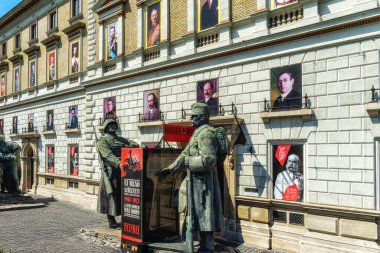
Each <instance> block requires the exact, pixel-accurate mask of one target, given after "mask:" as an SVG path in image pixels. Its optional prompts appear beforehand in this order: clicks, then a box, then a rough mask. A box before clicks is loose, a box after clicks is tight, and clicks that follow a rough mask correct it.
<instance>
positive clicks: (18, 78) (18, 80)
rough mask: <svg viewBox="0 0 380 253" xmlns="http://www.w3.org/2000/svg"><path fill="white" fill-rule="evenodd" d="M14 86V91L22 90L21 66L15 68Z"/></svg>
mask: <svg viewBox="0 0 380 253" xmlns="http://www.w3.org/2000/svg"><path fill="white" fill-rule="evenodd" d="M13 76H14V77H13V78H14V79H13V80H14V86H13V92H18V91H19V90H20V88H21V87H20V85H21V73H20V66H17V67H15V68H14V75H13Z"/></svg>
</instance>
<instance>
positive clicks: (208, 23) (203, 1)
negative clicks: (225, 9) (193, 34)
mask: <svg viewBox="0 0 380 253" xmlns="http://www.w3.org/2000/svg"><path fill="white" fill-rule="evenodd" d="M219 10H220V0H198V31H202V30H205V29H208V28H211V27H214V26H216V25H217V24H219V15H220V13H219Z"/></svg>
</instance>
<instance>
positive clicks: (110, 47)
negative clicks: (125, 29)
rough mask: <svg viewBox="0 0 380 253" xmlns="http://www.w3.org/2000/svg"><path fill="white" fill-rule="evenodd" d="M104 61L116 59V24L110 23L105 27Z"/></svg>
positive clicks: (114, 22)
mask: <svg viewBox="0 0 380 253" xmlns="http://www.w3.org/2000/svg"><path fill="white" fill-rule="evenodd" d="M106 35H107V36H106V60H111V59H114V58H116V57H117V54H118V52H117V43H118V31H117V22H116V21H112V22H109V23H108V24H107V25H106Z"/></svg>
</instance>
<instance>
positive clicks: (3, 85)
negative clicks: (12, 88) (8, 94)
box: [0, 73, 7, 97]
mask: <svg viewBox="0 0 380 253" xmlns="http://www.w3.org/2000/svg"><path fill="white" fill-rule="evenodd" d="M6 78H7V76H6V74H5V73H2V74H1V75H0V81H1V87H0V89H1V94H0V95H1V96H2V97H4V96H5V90H6V87H7V80H6Z"/></svg>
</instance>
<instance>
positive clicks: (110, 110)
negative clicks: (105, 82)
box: [103, 97, 117, 119]
mask: <svg viewBox="0 0 380 253" xmlns="http://www.w3.org/2000/svg"><path fill="white" fill-rule="evenodd" d="M103 115H104V119H116V118H117V116H116V97H108V98H105V99H104V100H103Z"/></svg>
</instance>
